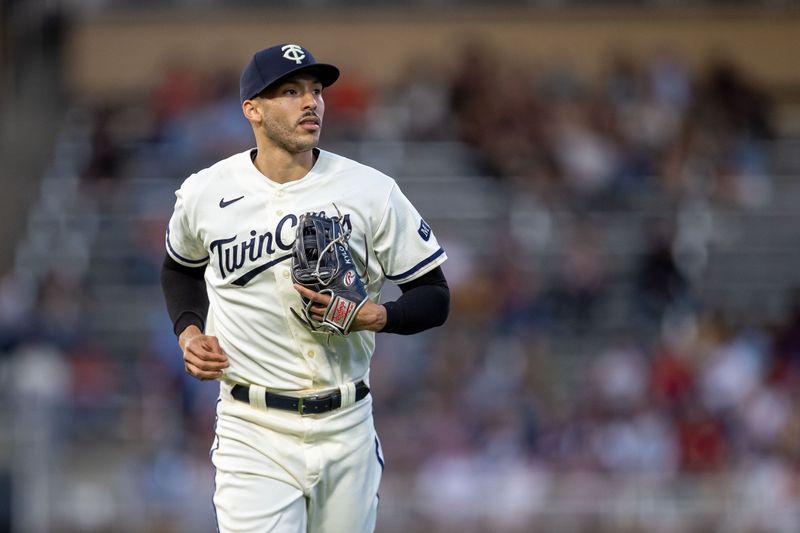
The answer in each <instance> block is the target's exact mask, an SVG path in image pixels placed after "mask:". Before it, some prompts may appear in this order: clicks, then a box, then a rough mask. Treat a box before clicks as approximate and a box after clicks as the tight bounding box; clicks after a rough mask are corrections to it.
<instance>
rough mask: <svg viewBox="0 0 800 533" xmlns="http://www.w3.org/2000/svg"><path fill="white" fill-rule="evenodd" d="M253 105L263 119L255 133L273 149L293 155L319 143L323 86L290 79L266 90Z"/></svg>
mask: <svg viewBox="0 0 800 533" xmlns="http://www.w3.org/2000/svg"><path fill="white" fill-rule="evenodd" d="M254 102H255V105H256V106H257V107H258V108H259V110H260V112H261V117H262V120H261V121H260V123H259V124H256V125H255V126H256V129H257V130H259V131H260V133H261V134H262V135H265V136H266V138H267V140H269V141H270V142H271V143H272V144H274V145H275V146H278V147H279V148H282V149H284V150H286V151H287V152H289V153H293V154H295V153H301V152H307V151H308V150H311V149H312V148H314V147H315V146H317V143H319V134H320V130H321V129H322V116H323V115H324V114H325V102H324V101H323V100H322V84H321V83H320V82H319V80H317V78H315V77H314V76H311V75H308V74H300V75H298V76H293V77H291V78H289V79H287V81H285V82H282V83H280V84H279V85H276V86H275V87H271V88H269V89H268V90H267V91H265V92H264V93H262V94H261V95H260V96H259V97H257V98H255V99H254ZM257 134H258V133H257Z"/></svg>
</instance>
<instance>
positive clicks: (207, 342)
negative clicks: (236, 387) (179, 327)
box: [178, 326, 228, 381]
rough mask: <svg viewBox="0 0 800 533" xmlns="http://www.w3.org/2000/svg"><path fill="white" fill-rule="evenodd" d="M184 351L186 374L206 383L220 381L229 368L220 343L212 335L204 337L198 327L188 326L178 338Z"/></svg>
mask: <svg viewBox="0 0 800 533" xmlns="http://www.w3.org/2000/svg"><path fill="white" fill-rule="evenodd" d="M178 344H179V345H180V347H181V350H183V366H184V368H185V369H186V373H187V374H189V375H190V376H192V377H193V378H197V379H199V380H202V381H205V380H210V379H219V378H220V376H222V371H223V369H225V368H228V358H227V357H226V356H225V354H224V353H222V348H220V346H219V341H218V340H217V338H216V337H212V336H211V335H203V332H202V331H200V329H199V328H198V327H197V326H188V327H187V328H186V329H185V330H183V332H181V334H180V336H179V337H178Z"/></svg>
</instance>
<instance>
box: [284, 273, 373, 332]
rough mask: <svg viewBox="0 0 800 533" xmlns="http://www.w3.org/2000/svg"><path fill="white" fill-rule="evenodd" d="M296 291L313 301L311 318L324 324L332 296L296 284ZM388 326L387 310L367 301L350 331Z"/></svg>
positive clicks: (371, 329) (370, 329)
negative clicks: (323, 320)
mask: <svg viewBox="0 0 800 533" xmlns="http://www.w3.org/2000/svg"><path fill="white" fill-rule="evenodd" d="M294 290H296V291H297V292H299V293H300V296H303V297H305V298H308V299H309V300H311V301H312V302H314V303H313V305H312V306H311V308H310V310H309V312H310V314H311V318H313V319H314V320H316V321H317V322H322V319H323V318H324V317H325V310H326V309H328V304H330V303H331V296H330V294H321V293H318V292H314V291H312V290H311V289H309V288H306V287H303V286H302V285H298V284H297V283H295V284H294ZM385 325H386V308H385V307H384V306H382V305H380V304H376V303H373V302H370V301H369V300H367V301H366V302H364V305H362V306H361V309H359V310H358V313H357V314H356V317H355V319H353V325H352V326H350V331H363V330H367V331H380V330H382V329H383V327H384V326H385Z"/></svg>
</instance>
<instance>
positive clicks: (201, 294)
mask: <svg viewBox="0 0 800 533" xmlns="http://www.w3.org/2000/svg"><path fill="white" fill-rule="evenodd" d="M202 271H203V268H202V267H201V268H187V267H184V266H182V265H180V264H178V263H177V262H175V261H174V260H173V259H172V258H171V257H169V256H168V255H167V256H166V257H165V259H164V264H163V265H162V267H161V289H162V291H163V292H164V299H165V300H166V302H167V312H168V313H169V317H170V319H171V320H172V325H173V331H174V332H175V334H176V335H180V334H181V333H182V332H184V331H185V330H186V329H187V328H188V327H189V326H195V327H197V328H198V329H199V330H200V331H202V330H203V329H204V328H205V317H206V315H207V314H208V295H207V294H206V284H205V280H204V279H203V275H202Z"/></svg>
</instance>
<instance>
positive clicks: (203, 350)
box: [185, 336, 228, 361]
mask: <svg viewBox="0 0 800 533" xmlns="http://www.w3.org/2000/svg"><path fill="white" fill-rule="evenodd" d="M185 351H186V352H187V353H191V354H194V355H195V356H196V357H198V358H199V359H202V360H203V361H227V360H228V358H227V357H226V356H225V354H223V353H222V350H221V349H220V347H219V342H218V341H217V339H216V337H206V336H203V337H202V338H199V337H195V338H193V339H191V340H189V342H187V343H186V347H185Z"/></svg>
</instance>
